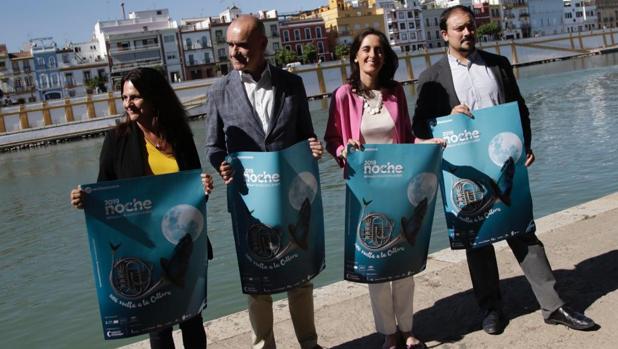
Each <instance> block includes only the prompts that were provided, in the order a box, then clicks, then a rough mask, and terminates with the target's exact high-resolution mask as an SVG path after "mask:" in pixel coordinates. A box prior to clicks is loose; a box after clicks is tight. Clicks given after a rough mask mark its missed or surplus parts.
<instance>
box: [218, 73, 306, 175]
mask: <svg viewBox="0 0 618 349" xmlns="http://www.w3.org/2000/svg"><path fill="white" fill-rule="evenodd" d="M270 72H271V79H272V84H273V92H274V103H273V113H272V114H271V115H272V117H271V119H270V122H269V125H268V130H267V132H266V133H264V129H263V128H262V123H261V121H260V118H259V117H258V115H257V113H256V112H255V110H254V109H253V107H252V106H251V104H250V102H249V98H248V97H247V94H246V92H245V89H244V86H243V84H242V81H241V79H240V74H239V73H238V71H237V70H233V71H231V72H230V73H229V74H227V75H226V76H225V77H223V78H221V79H219V80H218V81H217V82H216V83H215V84H213V85H212V86H211V87H210V89H209V91H208V97H207V98H208V99H207V101H206V132H207V133H206V152H207V155H208V160H209V161H210V163H211V165H212V166H213V167H214V168H215V169H218V168H219V165H221V162H222V161H223V160H224V159H225V157H226V156H227V154H229V153H233V152H238V151H276V150H281V149H284V148H287V147H289V146H291V145H294V144H295V143H298V142H300V141H301V140H304V139H307V138H310V137H315V133H314V131H313V124H312V123H311V115H310V114H309V104H308V103H307V94H306V92H305V86H304V85H303V81H302V79H301V78H300V77H299V76H297V75H294V74H291V73H289V72H287V71H284V70H281V69H279V68H277V67H274V66H270Z"/></svg>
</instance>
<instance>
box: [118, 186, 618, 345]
mask: <svg viewBox="0 0 618 349" xmlns="http://www.w3.org/2000/svg"><path fill="white" fill-rule="evenodd" d="M537 229H538V235H539V237H540V239H541V240H542V241H543V242H544V244H545V247H546V250H547V255H548V257H549V260H550V262H551V264H552V267H553V269H554V273H555V275H556V278H557V279H558V285H557V287H558V290H559V292H560V294H561V295H562V297H563V299H564V300H565V301H567V302H569V303H570V304H571V305H572V306H573V307H574V308H575V309H578V310H584V311H585V313H586V315H588V316H590V317H591V318H593V319H594V320H595V321H596V322H597V323H599V324H600V325H601V328H600V329H599V330H598V331H595V332H579V331H573V330H570V329H568V328H566V327H564V326H553V325H546V324H545V323H544V322H543V319H542V316H541V313H540V311H539V306H538V304H537V302H536V300H535V298H534V295H533V294H532V291H531V289H530V287H529V285H528V283H527V281H526V280H525V277H524V276H523V274H522V272H521V269H520V268H519V265H518V264H517V261H516V260H515V258H514V257H513V254H512V253H511V251H510V249H509V248H508V246H507V245H506V244H505V243H499V244H497V245H496V251H497V259H498V264H499V268H500V276H501V280H502V281H501V286H502V291H503V297H504V304H505V312H506V316H507V318H508V320H509V324H508V326H507V327H506V330H505V331H504V333H503V334H501V335H499V336H490V335H487V334H485V332H483V330H482V329H481V326H480V321H481V313H480V311H479V310H478V307H477V306H476V303H475V301H474V297H473V295H472V288H471V287H472V286H471V283H470V278H469V275H468V268H467V265H466V262H465V253H464V252H462V251H451V250H449V249H446V250H442V251H439V252H436V253H433V254H432V255H430V257H429V258H430V259H429V261H428V263H427V270H425V271H424V272H423V273H420V274H418V275H417V276H416V291H415V300H414V305H415V315H414V331H415V333H416V335H417V336H418V337H419V338H420V339H422V340H424V341H426V342H427V344H428V346H429V347H430V348H436V347H437V348H462V349H463V348H507V347H508V348H616V343H618V291H617V289H618V193H615V194H612V195H609V196H606V197H603V198H600V199H598V200H594V201H591V202H588V203H585V204H582V205H579V206H576V207H573V208H570V209H567V210H564V211H561V212H558V213H555V214H552V215H549V216H546V217H543V218H541V219H538V220H537ZM330 267H337V266H332V265H331V266H330ZM314 297H315V316H316V324H317V328H318V334H319V336H320V344H321V345H323V346H326V347H328V348H337V349H347V348H350V349H352V348H363V349H364V348H368V349H370V348H380V347H381V343H382V338H381V336H380V335H378V334H376V333H375V329H374V326H373V317H372V314H371V308H370V305H369V298H368V293H367V287H366V286H364V285H360V284H354V283H349V282H345V281H342V282H338V283H335V284H332V285H329V286H326V287H323V288H321V289H317V290H316V291H315V292H314ZM274 308H275V336H276V339H277V345H278V348H298V345H297V343H296V340H295V336H294V331H293V328H292V323H291V321H290V318H289V311H288V309H287V302H286V301H280V302H276V303H275V306H274ZM205 326H206V331H207V335H208V348H209V349H239V348H249V347H250V346H249V341H250V332H249V328H250V327H249V322H248V317H247V312H246V311H243V312H239V313H236V314H232V315H229V316H226V317H223V318H220V319H216V320H213V321H209V322H207V323H206V324H205ZM174 335H175V340H176V343H177V348H181V347H182V344H181V343H182V340H181V339H180V333H178V331H176V333H175V334H174ZM130 348H148V344H147V342H140V343H136V344H134V345H132V346H130Z"/></svg>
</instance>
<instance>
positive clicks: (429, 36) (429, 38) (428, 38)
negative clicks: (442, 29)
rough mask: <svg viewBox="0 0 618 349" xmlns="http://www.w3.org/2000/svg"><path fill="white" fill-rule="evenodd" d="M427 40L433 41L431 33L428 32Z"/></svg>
mask: <svg viewBox="0 0 618 349" xmlns="http://www.w3.org/2000/svg"><path fill="white" fill-rule="evenodd" d="M427 40H431V32H427Z"/></svg>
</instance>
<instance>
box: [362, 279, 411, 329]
mask: <svg viewBox="0 0 618 349" xmlns="http://www.w3.org/2000/svg"><path fill="white" fill-rule="evenodd" d="M369 299H370V300H371V309H372V310H373V320H374V321H375V324H376V330H377V331H378V332H380V333H381V334H384V335H389V334H394V333H396V332H397V328H399V331H401V332H410V331H412V317H413V316H414V304H413V301H414V277H413V276H409V277H407V278H403V279H399V280H395V281H390V282H382V283H379V284H369Z"/></svg>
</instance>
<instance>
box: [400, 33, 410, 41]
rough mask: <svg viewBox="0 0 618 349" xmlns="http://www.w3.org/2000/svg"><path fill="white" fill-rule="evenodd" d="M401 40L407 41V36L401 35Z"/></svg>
mask: <svg viewBox="0 0 618 349" xmlns="http://www.w3.org/2000/svg"><path fill="white" fill-rule="evenodd" d="M401 40H402V41H408V34H406V33H401Z"/></svg>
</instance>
